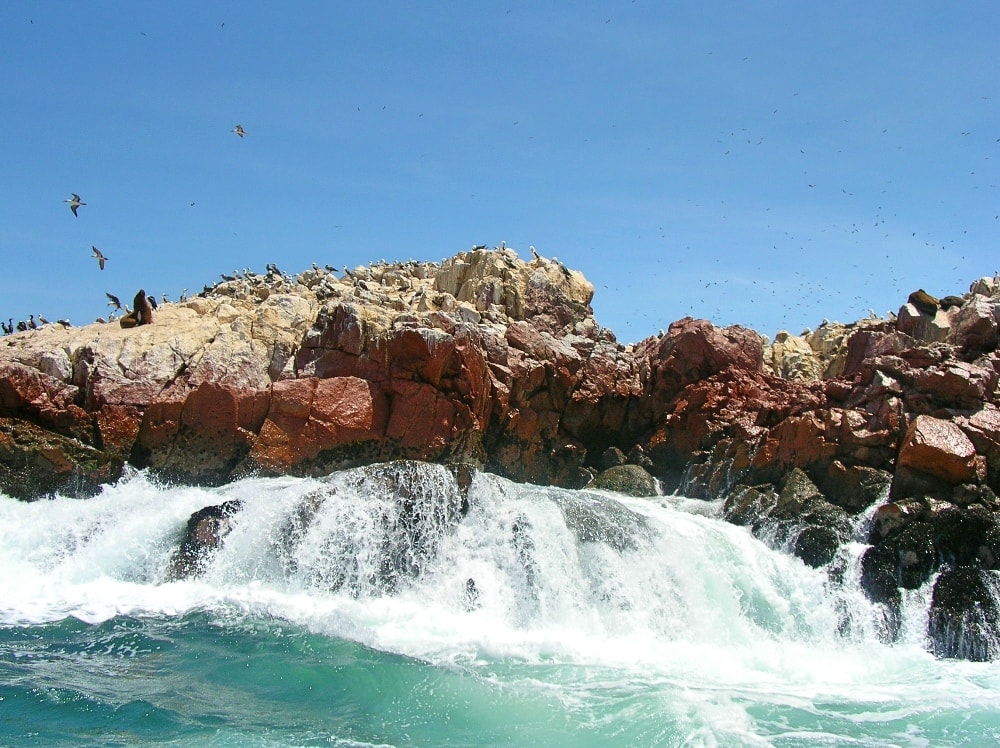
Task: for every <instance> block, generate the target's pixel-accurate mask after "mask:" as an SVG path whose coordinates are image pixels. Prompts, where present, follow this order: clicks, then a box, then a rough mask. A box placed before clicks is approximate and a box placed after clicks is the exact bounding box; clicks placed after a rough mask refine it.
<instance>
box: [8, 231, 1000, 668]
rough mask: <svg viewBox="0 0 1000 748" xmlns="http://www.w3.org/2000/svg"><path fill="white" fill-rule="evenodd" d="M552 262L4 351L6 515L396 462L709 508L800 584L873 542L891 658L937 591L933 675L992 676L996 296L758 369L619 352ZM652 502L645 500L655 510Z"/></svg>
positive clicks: (570, 279)
mask: <svg viewBox="0 0 1000 748" xmlns="http://www.w3.org/2000/svg"><path fill="white" fill-rule="evenodd" d="M593 293H594V289H593V286H592V285H591V284H590V283H589V282H588V281H587V279H586V278H584V277H583V275H581V274H580V273H579V272H577V271H574V270H571V269H569V268H567V267H566V266H564V265H563V264H561V263H560V262H558V261H557V260H555V259H551V260H550V259H546V258H542V257H537V256H535V257H534V258H533V259H532V261H530V262H525V261H523V260H521V259H520V258H519V257H518V255H517V253H516V252H514V251H513V250H512V249H509V248H504V247H501V248H496V249H492V250H491V249H484V248H477V249H474V250H472V251H469V252H462V253H459V254H457V255H456V256H454V257H452V258H450V259H448V260H445V261H443V262H441V263H418V262H407V263H394V264H387V263H379V264H374V265H369V266H362V267H358V268H356V269H354V270H352V271H349V272H343V273H340V272H333V271H331V270H330V269H323V268H318V267H313V268H312V269H310V270H306V271H305V272H303V273H300V274H299V275H297V276H294V277H292V276H287V275H283V274H281V273H280V272H279V271H278V270H277V268H274V267H273V266H272V268H271V269H270V270H269V271H268V272H267V273H266V274H252V273H247V274H246V275H245V276H243V277H239V278H236V279H234V280H229V281H225V282H223V283H220V284H217V285H216V286H215V287H213V288H210V289H206V290H205V292H204V293H203V294H200V295H198V296H197V297H194V298H191V299H189V300H187V301H184V302H181V303H171V304H163V305H161V306H160V308H159V309H158V310H157V311H156V312H155V313H153V321H152V324H144V325H142V326H138V327H132V328H124V327H121V326H120V325H118V324H93V325H88V326H85V327H80V328H64V327H62V326H61V325H48V326H45V327H43V328H41V329H38V330H29V331H25V332H20V333H17V334H14V335H9V336H5V337H4V338H3V339H2V341H0V490H2V491H3V492H4V493H6V494H8V495H10V496H14V497H17V498H22V499H29V500H30V499H34V498H38V497H41V496H45V495H47V494H51V493H53V492H61V493H64V494H70V495H79V496H86V495H90V494H92V493H94V492H95V491H97V490H98V489H99V487H100V486H101V485H102V484H104V483H107V482H109V481H114V480H116V479H117V478H118V477H119V476H120V475H121V473H122V470H123V469H124V467H125V466H126V465H131V466H134V467H138V468H145V469H148V470H150V471H151V472H153V473H154V474H158V475H160V476H162V477H163V478H165V479H168V480H179V481H189V482H200V483H219V482H225V481H229V480H233V479H235V478H238V477H241V476H245V475H277V474H287V473H293V474H309V475H321V474H325V473H328V472H331V471H333V470H337V469H343V468H347V467H353V466H358V465H366V464H373V463H377V462H383V461H389V460H398V459H407V460H424V461H431V462H442V463H455V464H464V465H471V466H473V467H475V468H479V469H484V470H489V471H491V472H495V473H498V474H500V475H503V476H506V477H509V478H512V479H514V480H519V481H529V482H534V483H548V484H555V485H560V486H566V487H571V488H579V487H583V486H587V485H594V486H598V487H605V488H609V489H613V490H624V491H629V492H632V493H637V494H640V495H641V494H644V493H645V494H648V493H650V492H651V490H655V486H656V484H655V483H654V482H653V478H655V479H657V480H658V481H659V483H660V485H661V486H662V487H664V488H665V490H667V491H668V492H669V491H674V490H679V491H681V492H683V493H685V494H686V495H689V496H693V497H700V498H706V499H717V498H721V499H723V500H724V507H725V508H724V512H725V516H726V518H727V519H728V520H729V521H731V522H735V523H738V524H744V525H747V526H749V527H751V528H752V529H753V530H754V532H756V533H758V534H765V533H766V534H767V537H768V538H770V539H771V540H772V542H778V543H779V544H781V545H783V547H786V548H787V549H788V550H789V551H790V552H792V553H794V554H796V555H797V556H799V557H800V558H801V559H803V561H805V562H806V563H809V564H812V565H814V566H825V565H829V566H830V569H831V572H830V573H845V572H844V571H843V570H837V569H836V568H835V567H836V551H837V548H838V547H840V546H841V544H843V543H845V542H847V541H849V540H851V534H852V532H853V530H852V528H854V527H856V526H857V525H858V523H857V521H856V520H857V518H858V517H859V516H863V517H865V518H870V520H869V521H868V522H867V525H865V526H866V527H869V528H870V529H868V530H867V532H868V537H866V538H865V539H864V540H865V541H866V542H867V543H868V544H869V548H868V551H867V552H866V554H865V556H864V559H863V564H862V567H863V568H862V572H861V574H862V585H863V587H864V589H865V591H866V593H867V594H868V595H869V597H871V598H872V599H873V600H876V601H878V602H880V603H883V604H884V605H885V609H886V616H887V620H888V621H889V626H888V628H887V630H888V631H889V632H890V634H889V636H890V637H891V636H892V635H893V633H892V632H893V631H894V629H893V621H894V620H895V617H896V616H897V614H898V608H899V604H900V600H901V596H902V595H903V594H904V591H905V590H907V589H914V588H917V587H920V586H922V585H923V584H925V583H926V582H927V581H928V580H930V579H932V578H935V577H936V581H935V584H934V589H933V602H932V606H931V614H930V620H929V624H928V634H929V638H930V641H931V642H932V649H933V650H934V651H935V652H936V653H937V654H940V655H942V656H955V657H965V658H969V659H993V658H996V657H997V656H1000V636H998V630H1000V629H998V621H997V617H998V612H997V610H996V608H995V604H994V603H993V600H994V599H995V597H994V596H993V594H992V589H993V586H994V585H995V582H994V581H993V575H991V574H990V572H992V571H994V570H996V569H998V568H1000V524H998V521H997V520H998V514H997V513H998V511H1000V501H998V500H997V493H996V492H997V491H1000V409H998V402H997V401H998V394H997V385H998V381H1000V360H998V354H997V350H996V349H997V342H998V321H1000V283H998V282H997V281H996V280H995V279H992V278H984V279H980V280H978V281H976V282H974V283H973V284H972V286H971V288H970V290H969V292H968V293H966V294H963V295H961V296H952V297H947V298H946V299H943V300H940V301H939V300H937V299H934V298H932V297H930V296H929V295H927V294H926V293H920V294H913V295H911V297H910V299H909V300H907V302H906V303H905V304H903V305H902V306H901V308H900V310H899V313H898V315H894V316H890V318H889V319H875V318H872V319H865V320H859V321H857V322H854V323H851V324H839V323H837V324H824V325H821V326H820V327H819V328H817V329H816V330H815V331H807V332H806V333H804V334H803V335H801V336H794V335H788V334H786V333H780V334H779V335H778V336H777V337H776V339H775V340H774V341H773V342H769V341H767V340H766V339H765V338H763V337H762V336H761V335H759V334H758V333H756V332H754V331H752V330H749V329H746V328H742V327H738V326H733V327H727V328H717V327H715V326H713V325H712V324H711V323H709V322H707V321H705V320H696V319H691V318H685V319H682V320H678V321H677V322H675V323H673V324H672V325H670V327H669V329H668V330H666V331H665V332H664V333H662V334H661V335H657V336H653V337H650V338H647V339H646V340H643V341H641V342H639V343H637V344H635V345H631V346H625V345H622V344H620V343H619V342H618V341H617V340H616V338H615V336H614V334H613V333H612V332H611V331H610V330H607V329H604V328H602V327H601V326H600V325H599V324H598V323H597V322H596V320H595V319H594V317H593V313H592V310H591V307H590V302H591V299H592V297H593ZM651 487H652V488H651Z"/></svg>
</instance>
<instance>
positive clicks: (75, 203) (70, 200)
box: [63, 192, 87, 216]
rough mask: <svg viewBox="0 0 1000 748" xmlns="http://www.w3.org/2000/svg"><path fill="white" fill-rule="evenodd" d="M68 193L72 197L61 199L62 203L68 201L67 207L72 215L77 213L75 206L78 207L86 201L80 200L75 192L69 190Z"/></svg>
mask: <svg viewBox="0 0 1000 748" xmlns="http://www.w3.org/2000/svg"><path fill="white" fill-rule="evenodd" d="M70 194H71V195H72V197H68V198H66V199H65V200H63V202H64V203H69V209H70V210H71V211H73V215H74V216H76V215H79V214H78V213H77V212H76V210H77V208H79V207H80V206H81V205H86V204H87V203H85V202H82V201H81V200H80V196H79V195H77V194H76V193H75V192H71V193H70Z"/></svg>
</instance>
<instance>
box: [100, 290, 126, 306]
mask: <svg viewBox="0 0 1000 748" xmlns="http://www.w3.org/2000/svg"><path fill="white" fill-rule="evenodd" d="M104 295H105V296H107V297H108V306H110V307H114V308H115V309H121V308H122V303H121V302H120V301H119V300H118V297H117V296H115V295H114V294H111V293H108V292H107V291H105V292H104Z"/></svg>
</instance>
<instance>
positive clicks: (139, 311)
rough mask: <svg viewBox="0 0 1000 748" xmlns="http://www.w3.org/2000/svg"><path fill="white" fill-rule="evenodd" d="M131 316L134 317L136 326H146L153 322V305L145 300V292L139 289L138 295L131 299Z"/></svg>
mask: <svg viewBox="0 0 1000 748" xmlns="http://www.w3.org/2000/svg"><path fill="white" fill-rule="evenodd" d="M132 310H133V311H132V314H134V315H135V323H136V324H137V325H148V324H149V323H151V322H152V321H153V305H152V304H150V303H149V299H147V298H146V292H145V291H144V290H142V289H141V288H140V289H139V293H137V294H136V295H135V298H134V299H132Z"/></svg>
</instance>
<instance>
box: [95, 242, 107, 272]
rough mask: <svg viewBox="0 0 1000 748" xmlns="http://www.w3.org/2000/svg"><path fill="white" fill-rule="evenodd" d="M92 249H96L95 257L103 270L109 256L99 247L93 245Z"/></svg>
mask: <svg viewBox="0 0 1000 748" xmlns="http://www.w3.org/2000/svg"><path fill="white" fill-rule="evenodd" d="M91 249H92V250H94V259H96V260H97V264H98V265H100V266H101V270H104V263H105V262H107V261H108V258H107V257H105V256H104V255H103V254H102V253H101V250H99V249H98V248H97V247H93V246H92V247H91Z"/></svg>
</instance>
